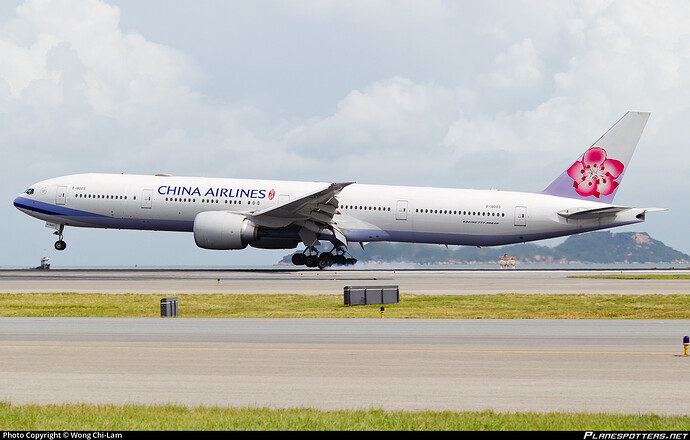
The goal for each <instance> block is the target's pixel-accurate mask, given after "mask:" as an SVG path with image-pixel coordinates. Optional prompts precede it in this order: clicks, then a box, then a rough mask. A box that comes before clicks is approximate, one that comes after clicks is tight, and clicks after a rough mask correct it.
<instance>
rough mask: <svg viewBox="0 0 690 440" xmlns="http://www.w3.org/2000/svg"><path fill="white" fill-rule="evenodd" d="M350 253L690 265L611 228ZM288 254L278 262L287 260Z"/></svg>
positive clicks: (418, 259) (689, 258) (404, 258)
mask: <svg viewBox="0 0 690 440" xmlns="http://www.w3.org/2000/svg"><path fill="white" fill-rule="evenodd" d="M349 253H350V254H351V255H352V256H353V257H354V258H356V259H357V260H358V261H359V262H368V263H412V264H419V265H426V264H480V263H496V264H497V265H498V260H499V257H501V256H503V255H504V254H507V255H508V256H510V257H515V260H516V261H517V262H518V263H520V264H578V263H579V264H587V263H590V264H591V263H605V264H636V263H640V264H641V263H672V264H687V263H690V255H688V254H684V253H682V252H679V251H677V250H675V249H672V248H670V247H668V246H666V245H665V244H664V243H662V242H660V241H659V240H655V239H653V238H652V237H650V236H649V234H647V233H646V232H620V233H616V234H614V233H611V232H609V231H603V232H590V233H586V234H578V235H571V236H570V237H568V238H567V239H566V240H565V241H564V242H563V243H561V244H559V245H558V246H554V247H549V246H539V245H535V244H533V243H522V244H514V245H510V246H502V247H482V248H477V247H472V246H448V247H447V248H446V247H445V246H443V245H428V244H411V243H386V242H376V243H369V244H366V245H365V246H364V249H362V248H361V247H360V246H359V245H355V246H350V249H349ZM291 255H292V254H290V255H286V256H285V257H284V258H283V259H282V260H281V261H280V263H279V264H287V263H290V256H291Z"/></svg>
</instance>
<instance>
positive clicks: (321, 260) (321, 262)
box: [317, 257, 331, 269]
mask: <svg viewBox="0 0 690 440" xmlns="http://www.w3.org/2000/svg"><path fill="white" fill-rule="evenodd" d="M317 265H318V267H319V269H325V268H327V267H328V266H330V265H331V262H330V260H329V259H328V258H323V257H319V261H318V263H317Z"/></svg>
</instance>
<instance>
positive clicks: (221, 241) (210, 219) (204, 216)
mask: <svg viewBox="0 0 690 440" xmlns="http://www.w3.org/2000/svg"><path fill="white" fill-rule="evenodd" d="M258 239H259V228H258V227H257V226H256V224H254V222H252V221H251V220H249V219H247V218H246V217H244V216H241V215H238V214H233V213H231V212H226V211H206V212H200V213H199V214H197V216H196V218H195V219H194V241H195V242H196V245H197V246H199V247H200V248H204V249H218V250H229V249H244V248H246V247H247V245H248V244H249V243H252V242H255V241H257V240H258Z"/></svg>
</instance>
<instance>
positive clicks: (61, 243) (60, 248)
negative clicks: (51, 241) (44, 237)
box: [55, 240, 67, 251]
mask: <svg viewBox="0 0 690 440" xmlns="http://www.w3.org/2000/svg"><path fill="white" fill-rule="evenodd" d="M66 247H67V243H65V242H64V241H62V240H58V241H56V242H55V249H56V250H58V251H64V250H65V248H66Z"/></svg>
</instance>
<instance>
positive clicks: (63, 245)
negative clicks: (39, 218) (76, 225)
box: [53, 225, 67, 251]
mask: <svg viewBox="0 0 690 440" xmlns="http://www.w3.org/2000/svg"><path fill="white" fill-rule="evenodd" d="M64 229H65V225H60V227H59V228H58V230H57V231H55V232H53V235H57V236H58V241H56V242H55V250H58V251H64V250H65V248H66V247H67V243H65V242H64V241H63V240H62V231H63V230H64Z"/></svg>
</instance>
